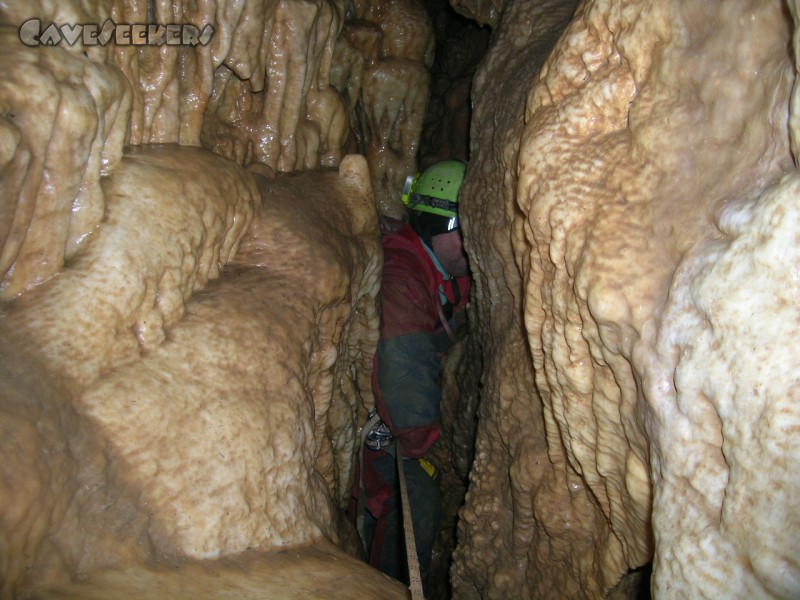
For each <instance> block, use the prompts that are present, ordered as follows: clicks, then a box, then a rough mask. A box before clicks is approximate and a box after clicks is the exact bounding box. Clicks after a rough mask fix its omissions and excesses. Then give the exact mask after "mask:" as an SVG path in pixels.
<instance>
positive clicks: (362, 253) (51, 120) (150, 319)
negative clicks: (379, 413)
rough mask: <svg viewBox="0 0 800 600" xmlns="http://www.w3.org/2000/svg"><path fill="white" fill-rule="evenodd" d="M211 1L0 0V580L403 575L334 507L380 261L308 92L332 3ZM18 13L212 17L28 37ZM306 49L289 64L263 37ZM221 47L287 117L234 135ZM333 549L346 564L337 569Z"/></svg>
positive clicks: (70, 20)
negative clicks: (177, 25)
mask: <svg viewBox="0 0 800 600" xmlns="http://www.w3.org/2000/svg"><path fill="white" fill-rule="evenodd" d="M201 8H202V10H199V9H197V7H196V6H195V5H194V4H193V3H186V6H183V5H180V4H179V5H175V4H173V3H167V2H162V3H148V2H131V3H122V2H94V3H92V2H84V3H77V2H76V3H50V2H44V1H43V2H40V3H37V4H35V5H34V4H31V3H23V2H15V3H6V4H4V5H3V7H2V9H0V10H1V12H0V20H2V23H3V25H4V27H3V30H2V32H0V36H2V39H0V45H1V46H2V49H3V51H2V55H3V57H4V58H3V60H2V63H1V64H0V68H2V69H3V78H2V83H0V105H2V108H3V110H2V119H0V136H2V148H3V153H2V166H3V168H2V170H1V171H0V181H1V182H2V184H1V185H2V188H3V190H4V193H3V195H2V198H1V201H2V208H0V233H1V234H2V235H1V236H0V243H1V244H2V248H1V249H0V267H1V269H0V294H1V295H2V304H1V305H0V338H2V340H3V342H2V348H1V349H0V371H1V374H0V379H2V386H0V427H2V435H0V456H2V460H0V465H2V466H1V467H0V469H2V477H0V480H1V481H2V484H0V565H2V571H0V596H2V597H3V598H16V597H42V598H47V597H74V596H79V597H92V596H94V597H118V598H125V597H141V596H140V594H141V593H142V590H146V589H154V588H158V589H163V590H167V591H168V593H167V592H165V593H167V595H169V596H170V597H197V596H198V594H199V595H209V596H210V595H213V594H214V593H216V592H215V591H214V590H215V588H214V581H217V582H219V581H221V580H227V581H229V582H234V583H231V585H235V586H236V587H237V589H239V590H240V595H241V597H264V595H265V594H272V595H273V596H279V597H298V598H300V597H302V598H305V597H308V596H309V594H314V593H319V590H325V595H326V597H330V596H337V595H338V597H342V598H353V597H374V596H375V595H376V594H377V593H380V594H381V595H382V596H386V595H387V594H388V596H389V597H400V596H402V595H403V592H404V591H403V588H402V586H400V585H399V584H396V583H395V582H391V581H389V580H388V579H387V578H385V577H384V576H382V575H381V574H380V573H378V572H376V571H374V570H372V569H371V568H369V567H367V566H366V565H365V564H363V563H361V562H358V561H357V560H356V559H355V555H356V554H357V542H356V540H355V539H354V531H353V528H352V526H351V525H349V524H348V523H346V522H344V520H343V518H342V514H343V509H344V507H345V506H346V504H347V502H348V500H349V495H350V487H351V484H352V477H353V473H352V467H353V461H354V453H355V446H356V444H357V441H356V431H357V427H358V424H359V421H360V420H363V416H364V412H365V411H366V409H367V408H369V407H370V405H371V403H372V397H371V390H370V375H371V364H372V362H371V361H372V354H373V352H374V347H375V343H376V339H377V328H378V312H377V306H376V301H375V298H376V295H377V291H378V285H379V279H380V267H381V254H380V245H379V233H378V231H379V230H378V211H377V210H376V206H375V196H374V192H373V188H372V183H371V178H372V173H371V172H370V169H369V165H368V164H367V162H366V160H365V159H364V157H363V156H357V155H345V154H344V153H343V152H341V146H342V141H341V140H338V139H337V140H336V141H335V143H333V142H334V140H332V138H331V137H330V136H328V137H326V136H325V135H322V134H323V133H326V132H330V131H331V130H330V128H327V129H326V123H327V121H325V120H324V118H327V117H330V116H331V115H334V116H335V115H342V114H344V115H345V116H346V113H343V112H342V111H339V112H336V111H333V112H331V111H330V110H328V108H325V106H327V105H325V102H324V101H320V100H319V97H316V96H315V95H314V93H315V92H314V90H318V88H324V90H325V91H327V92H331V93H332V94H334V95H335V97H336V98H339V96H338V93H337V92H335V90H334V89H333V88H332V87H330V85H329V83H328V82H327V80H326V77H327V71H326V70H325V69H326V68H328V67H329V64H327V63H326V60H327V61H328V62H329V60H330V58H331V56H332V50H333V42H334V40H335V37H336V35H337V34H338V27H339V26H340V25H341V22H342V21H343V19H344V16H345V10H344V6H343V5H342V4H341V3H336V2H316V3H307V2H261V3H258V2H256V3H252V4H250V3H231V4H230V5H228V4H219V5H216V4H214V5H212V4H211V3H209V4H206V5H203V6H202V7H201ZM171 11H175V12H174V13H173V12H171ZM254 14H257V20H258V22H257V23H255V24H253V22H252V20H253V19H254V18H255V17H254V16H253V15H254ZM32 16H35V17H36V18H37V19H38V20H39V21H40V22H41V23H42V24H43V25H42V29H43V28H45V27H47V26H48V24H51V23H54V24H57V25H59V26H61V25H62V24H74V23H83V24H90V23H97V24H98V25H99V26H102V25H103V23H105V22H106V20H107V19H109V18H111V19H113V20H114V22H115V23H117V24H119V25H122V24H124V23H125V22H128V23H131V22H132V23H149V22H152V21H153V20H158V21H166V22H172V21H173V20H177V21H180V22H190V23H198V24H200V25H203V24H212V25H213V26H214V28H215V35H214V36H213V37H212V38H211V41H210V42H209V44H208V45H197V46H172V45H165V46H133V45H124V44H107V45H93V44H91V43H87V44H83V43H82V42H81V41H79V42H77V43H75V44H74V45H70V44H68V43H66V42H64V41H62V42H61V43H59V44H54V45H47V44H43V43H39V44H38V45H36V44H25V43H23V40H22V38H21V37H20V35H19V33H18V32H19V28H20V24H21V23H23V22H25V21H26V20H28V19H30V18H31V17H32ZM265 23H267V24H269V25H270V26H269V27H266V26H265ZM299 23H302V24H303V25H304V26H303V27H299V26H298V24H299ZM237 28H238V29H240V31H239V32H238V33H237V32H236V31H234V29H237ZM253 31H258V32H260V33H259V34H258V35H259V39H261V37H262V36H263V38H264V39H263V40H262V41H263V42H264V44H263V46H261V45H256V44H250V43H249V42H251V41H252V38H250V37H248V35H250V33H252V32H253ZM40 33H41V30H40ZM293 36H299V37H293ZM309 39H311V40H312V41H313V42H314V43H313V44H312V43H310V42H309ZM34 41H35V40H34ZM40 41H41V40H40ZM315 44H317V45H315ZM298 47H303V48H304V49H307V50H309V52H310V53H311V54H313V57H307V58H306V59H305V60H304V61H303V64H302V68H301V67H300V66H299V62H298V61H297V60H296V57H295V56H294V55H292V60H291V61H290V62H291V64H290V65H288V66H287V65H283V66H281V64H279V61H277V59H275V58H274V56H273V55H274V54H276V53H277V54H280V55H281V56H283V57H286V56H288V54H287V52H288V50H290V49H296V48H298ZM326 49H327V54H326V52H325V50H326ZM270 57H272V58H270ZM326 57H327V58H326ZM267 63H269V64H270V65H272V67H271V68H273V70H272V71H269V68H268V67H266V66H265V65H266V64H267ZM228 65H231V66H233V67H234V68H235V69H238V70H239V71H238V72H239V75H241V79H240V80H239V82H238V84H237V85H246V86H250V89H251V90H252V89H253V87H256V88H257V87H258V86H259V85H264V86H266V88H268V91H267V93H266V94H265V96H266V97H267V98H268V100H267V101H266V102H265V106H267V108H266V109H265V110H264V112H263V113H261V115H260V116H261V120H258V121H257V122H255V121H251V122H250V124H251V125H253V127H256V126H258V127H267V126H269V124H275V123H281V124H282V127H283V126H284V125H285V127H283V128H278V134H277V137H276V138H274V139H277V144H275V145H272V143H271V140H268V139H267V137H269V136H263V135H260V134H259V135H256V136H255V137H253V132H254V131H255V129H253V128H250V129H248V128H247V127H244V126H242V127H241V128H240V129H238V130H237V132H236V133H237V136H239V137H235V139H234V138H231V137H226V135H225V132H226V131H227V130H226V129H225V126H224V122H222V124H221V122H220V121H219V120H218V117H219V113H220V111H219V107H220V106H221V105H222V104H224V103H225V102H228V101H229V100H230V96H227V95H226V93H225V90H229V89H231V88H230V87H229V86H228V85H227V84H228V83H230V77H229V76H227V75H225V70H226V69H229V68H230V67H229V66H228ZM259 69H262V72H261V74H260V75H259V74H258V73H257V71H258V70H259ZM263 69H266V70H263ZM281 69H282V70H281ZM298 69H299V71H298ZM215 76H219V77H220V78H221V80H223V81H222V82H223V83H226V85H221V84H220V85H217V86H215V84H214V83H213V82H214V81H215ZM284 77H285V80H284V79H282V78H284ZM318 78H322V79H323V80H325V82H324V85H323V84H322V83H320V81H319V80H318ZM267 82H268V83H267ZM270 86H271V87H270ZM275 94H278V95H279V96H280V99H279V100H278V101H274V100H269V98H272V97H273V96H274V95H275ZM323 96H325V94H324V93H323ZM328 97H333V96H330V95H329V96H328ZM237 98H238V100H239V101H240V104H238V105H236V107H237V108H238V109H242V110H245V109H246V108H247V106H245V105H246V104H247V102H246V101H247V99H248V98H250V99H252V96H243V95H241V94H239V95H238V96H237ZM292 99H293V100H292ZM290 100H291V101H290ZM309 104H313V105H314V106H316V107H317V109H318V110H317V111H316V112H315V111H314V110H312V109H309V108H308V106H309ZM269 106H272V107H273V108H274V109H275V110H272V109H270V108H269ZM342 107H343V105H342ZM342 110H344V107H343V108H342ZM307 111H308V113H309V114H312V115H315V116H312V117H309V116H308V114H307ZM225 114H226V115H227V116H231V114H232V113H230V112H226V113H225ZM242 114H244V113H242ZM298 115H301V116H298ZM240 117H241V115H240V116H237V117H235V118H234V120H235V121H237V123H238V124H239V125H242V123H243V121H244V120H245V119H244V118H240ZM316 117H319V118H320V119H322V120H321V121H320V120H315V118H316ZM323 117H324V118H323ZM337 118H338V117H337ZM265 124H266V125H265ZM256 128H257V127H256ZM209 131H211V132H213V139H212V142H213V143H206V142H207V140H206V141H204V137H205V136H206V134H207V133H208V132H209ZM259 131H261V133H263V129H261V130H259ZM304 131H305V134H303V135H301V134H302V133H303V132H304ZM337 131H338V130H337ZM298 132H300V133H298ZM309 132H311V133H309ZM312 134H313V135H312ZM316 134H319V135H316ZM315 135H316V137H315ZM337 135H338V134H337ZM284 137H285V138H286V139H288V140H290V141H291V142H292V143H284V142H285V140H284ZM256 138H257V141H258V144H262V143H263V144H264V145H258V144H254V142H253V140H255V139H256ZM300 138H302V139H303V140H304V141H305V142H304V145H297V144H295V143H294V142H296V141H297V140H299V139H300ZM217 142H218V143H217ZM328 142H331V143H333V146H330V145H328ZM200 144H202V145H205V146H207V148H205V149H204V148H202V147H200ZM333 148H339V150H340V151H339V154H337V153H336V152H334V151H333V150H332V149H333ZM210 150H214V152H211V151H210ZM331 152H332V153H333V154H332V157H331V156H329V155H330V154H331ZM326 156H328V158H325V157H326ZM309 157H310V158H309ZM245 164H246V165H248V168H247V169H245V168H243V165H245ZM321 166H327V167H328V168H324V169H320V167H321ZM311 167H314V169H311ZM298 170H301V171H302V173H289V172H288V171H298ZM276 171H277V174H276ZM281 171H287V173H282V172H281ZM286 551H291V552H292V557H293V558H294V559H295V564H296V566H295V567H291V568H287V566H286V563H287V560H286V556H285V555H283V554H281V552H286ZM273 559H274V560H273ZM304 565H305V568H304V567H303V566H304ZM337 565H338V568H340V569H341V568H346V569H348V570H350V572H352V573H354V574H356V576H355V577H354V579H353V581H350V582H346V583H345V584H342V583H341V581H337V586H335V589H334V586H332V585H331V583H330V582H331V581H332V580H333V578H335V575H334V574H335V572H336V568H337ZM242 573H247V574H249V578H245V579H244V580H242V579H241V577H239V575H241V574H242ZM309 573H310V574H309ZM279 574H280V575H279ZM182 578H189V579H191V581H192V583H191V585H185V584H183V583H181V580H182ZM293 580H294V582H293ZM313 590H317V591H316V592H314V591H313Z"/></svg>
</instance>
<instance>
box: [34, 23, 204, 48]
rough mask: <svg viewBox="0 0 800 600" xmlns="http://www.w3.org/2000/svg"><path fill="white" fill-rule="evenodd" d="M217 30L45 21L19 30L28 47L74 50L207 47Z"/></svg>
mask: <svg viewBox="0 0 800 600" xmlns="http://www.w3.org/2000/svg"><path fill="white" fill-rule="evenodd" d="M213 35H214V28H213V27H212V26H211V25H206V26H205V27H203V28H202V29H200V28H199V27H196V26H195V25H176V24H169V25H153V24H143V23H133V24H130V23H120V24H117V23H114V21H112V20H111V19H108V20H107V21H106V22H105V23H103V24H102V25H96V24H91V23H90V24H84V25H69V24H66V25H56V24H55V23H49V24H47V25H44V26H43V25H42V21H41V19H28V20H27V21H25V22H24V23H23V24H22V26H21V27H20V28H19V39H20V40H21V41H22V43H23V44H25V45H26V46H58V45H59V44H61V43H64V44H68V45H70V46H73V45H75V43H76V42H78V40H80V41H81V42H82V43H83V45H84V46H105V45H106V44H109V43H111V42H113V43H115V44H117V45H118V46H163V45H165V44H166V45H167V46H197V45H198V44H199V45H201V46H205V45H206V44H208V43H209V42H210V41H211V36H213Z"/></svg>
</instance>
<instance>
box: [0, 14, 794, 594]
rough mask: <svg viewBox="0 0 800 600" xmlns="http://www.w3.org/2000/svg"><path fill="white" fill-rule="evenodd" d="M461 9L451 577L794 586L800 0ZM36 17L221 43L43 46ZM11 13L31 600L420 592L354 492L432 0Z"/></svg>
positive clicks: (8, 415)
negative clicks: (479, 41) (459, 302)
mask: <svg viewBox="0 0 800 600" xmlns="http://www.w3.org/2000/svg"><path fill="white" fill-rule="evenodd" d="M452 4H453V7H454V8H455V9H456V10H458V11H460V12H461V13H462V14H464V15H466V16H468V17H470V18H473V19H475V21H476V22H477V23H478V24H479V25H481V26H485V27H490V28H491V29H492V33H491V41H490V43H491V46H490V50H489V53H488V54H487V56H486V57H485V58H484V60H483V61H482V63H481V65H480V67H479V69H478V71H477V73H476V77H475V79H474V81H473V84H472V90H471V101H472V103H473V113H472V120H471V124H470V128H471V134H472V135H471V141H470V159H471V160H470V165H469V168H468V171H467V178H466V181H465V186H464V190H463V197H462V200H461V201H462V204H463V223H464V231H465V236H466V247H467V250H468V252H469V254H470V264H471V267H472V269H473V274H474V275H475V280H476V281H475V282H476V285H475V292H474V296H473V299H472V302H471V305H470V309H469V320H470V327H471V328H472V331H473V335H471V336H470V338H469V340H468V342H467V343H466V344H465V345H462V346H460V347H459V348H458V355H456V356H453V357H450V359H449V360H448V361H447V363H446V364H448V366H449V369H450V370H449V371H448V373H447V374H446V392H445V394H446V399H447V406H446V407H445V408H444V409H443V413H444V418H445V421H446V422H445V423H444V425H445V430H446V431H447V432H448V435H449V432H450V431H452V436H453V444H452V446H451V447H449V448H445V449H443V456H447V457H448V458H452V460H453V462H454V471H453V472H452V473H448V476H451V475H452V476H453V477H457V478H459V479H463V480H465V479H466V478H467V477H469V491H468V494H467V499H466V504H465V506H464V507H463V509H462V510H461V512H460V522H459V525H458V527H459V538H458V545H457V547H456V549H455V553H454V556H453V563H452V568H451V584H452V592H453V596H454V597H460V598H478V597H480V598H508V597H532V596H536V597H545V598H547V597H552V598H563V597H576V598H581V597H585V598H598V597H604V596H607V597H617V596H624V595H626V594H628V593H629V592H630V593H635V591H636V584H637V581H638V579H639V578H640V577H641V576H640V575H639V574H638V573H635V572H633V573H632V571H635V570H637V569H640V568H641V567H643V566H644V565H646V564H648V563H650V562H652V565H653V578H652V590H653V594H654V595H655V596H656V597H662V598H669V597H693V598H694V597H697V598H701V597H710V598H711V597H731V598H735V597H742V598H751V597H778V598H790V597H795V596H797V595H798V590H800V583H798V580H799V579H800V576H799V575H798V573H799V572H800V568H798V564H797V559H796V557H797V556H798V554H800V552H798V551H800V548H798V546H797V541H796V540H797V539H800V536H798V535H797V532H798V530H799V529H800V527H798V525H800V523H798V516H797V515H798V514H800V511H798V501H797V500H796V499H797V498H798V497H800V495H798V492H799V491H800V490H799V489H798V488H800V483H799V482H798V478H797V475H796V469H794V468H793V461H794V460H795V459H796V458H797V456H798V454H800V452H798V446H797V442H796V438H797V435H796V430H797V422H798V416H797V406H798V403H797V399H796V392H795V391H794V388H795V387H796V386H792V383H793V377H792V375H791V374H793V373H795V372H797V365H796V364H795V363H796V359H795V357H796V356H798V353H797V352H796V349H795V346H796V343H797V342H796V341H795V337H796V336H795V335H794V328H793V327H792V325H793V324H795V323H796V322H797V311H796V306H797V302H796V300H797V297H798V288H797V285H798V283H797V278H796V277H795V271H796V268H795V265H796V263H797V260H796V259H797V257H796V251H795V248H796V247H797V244H796V232H797V230H798V220H797V211H796V209H795V208H794V205H795V204H796V198H797V186H798V184H797V181H796V174H795V164H794V158H793V157H794V156H796V153H797V144H798V142H797V139H796V132H797V124H796V118H797V116H796V115H797V110H796V104H797V99H796V96H791V91H792V86H793V84H794V79H795V74H796V66H795V65H796V64H797V58H796V55H797V49H796V44H793V43H792V34H793V31H794V30H795V29H796V26H795V25H794V21H796V19H797V13H798V9H797V6H796V4H795V3H794V2H790V3H788V4H786V3H783V2H779V1H777V0H772V1H769V2H760V1H759V2H756V1H748V0H731V1H729V2H726V3H724V4H719V5H712V4H709V3H707V2H702V1H701V0H690V1H687V2H683V3H680V4H675V3H663V2H656V1H655V0H640V1H637V2H634V1H633V0H616V1H611V0H584V1H582V2H576V1H573V0H563V1H555V0H549V1H545V0H542V1H523V0H506V1H504V2H502V1H499V0H492V1H483V2H481V1H459V2H453V3H452ZM31 15H36V16H38V17H40V18H41V19H42V20H43V21H44V22H49V21H55V22H58V23H89V22H96V23H100V24H101V23H102V22H103V21H104V20H105V19H106V18H108V17H112V18H114V19H115V20H118V21H120V22H121V21H125V20H128V21H135V22H149V21H151V20H158V21H167V22H169V21H173V20H187V21H190V22H194V23H197V24H205V23H209V24H212V25H213V26H214V27H215V30H216V31H215V35H214V36H213V38H212V41H211V43H210V44H209V45H208V46H197V47H194V48H186V47H172V46H169V47H162V48H159V49H157V50H156V51H155V52H152V51H150V52H148V51H147V49H145V48H137V47H130V46H128V47H119V46H116V45H113V44H112V45H108V46H105V47H84V46H82V45H80V44H78V45H76V46H67V45H63V44H62V45H61V46H59V47H38V48H28V47H25V46H23V45H21V44H20V40H19V38H18V34H17V29H18V26H19V23H21V22H23V21H24V20H25V19H27V18H29V17H30V16H31ZM0 21H1V22H2V24H3V25H4V27H3V29H2V31H0V45H1V47H2V49H3V54H2V56H3V59H2V61H0V69H2V75H3V77H2V78H0V103H2V113H1V114H2V119H0V136H2V146H1V147H2V154H1V155H0V164H2V171H0V174H1V175H2V176H1V177H0V185H1V186H2V188H1V189H2V197H1V198H0V200H2V206H1V207H0V239H2V252H0V277H1V279H0V297H1V298H2V305H0V334H2V340H3V344H2V349H0V370H1V372H2V380H3V383H4V386H3V389H2V392H0V394H1V395H0V411H1V412H2V420H1V421H0V426H2V436H0V456H2V459H3V460H2V467H0V468H2V469H3V476H2V479H1V480H0V481H2V484H1V486H0V565H2V569H3V571H2V578H1V579H0V581H1V582H2V583H1V584H0V586H1V587H0V589H1V593H2V596H3V597H48V598H56V597H75V596H76V595H77V596H79V597H98V598H102V597H118V598H125V597H126V596H127V597H137V594H141V590H142V589H148V588H150V589H152V586H162V588H161V589H165V590H167V592H165V593H167V595H170V597H175V598H179V597H186V598H191V597H198V595H208V596H213V595H214V594H215V593H216V592H215V585H220V584H221V583H222V582H225V583H224V585H226V586H233V587H235V588H236V589H237V591H239V592H240V595H241V597H263V596H264V595H266V594H273V596H275V597H288V596H290V595H292V594H294V595H295V597H309V595H314V594H319V593H323V594H324V595H325V596H326V597H336V596H337V595H338V596H339V597H343V598H357V597H374V596H375V595H381V596H382V597H401V596H403V595H404V590H403V589H402V586H399V585H395V586H393V585H392V584H391V582H388V581H387V580H386V579H385V578H382V577H381V576H380V575H379V574H377V573H375V572H374V571H372V570H370V569H368V568H366V567H364V566H363V565H362V564H361V563H358V562H357V561H356V560H355V559H354V558H353V556H352V555H353V554H355V553H356V542H355V540H354V539H353V537H352V535H353V532H352V528H350V527H349V526H348V525H347V524H346V523H343V522H342V521H341V511H342V509H343V507H344V505H345V504H346V502H347V496H348V493H349V487H350V484H351V478H352V466H353V451H354V448H355V445H356V441H355V438H356V432H357V427H358V424H359V422H361V421H363V414H364V411H365V409H366V408H368V407H369V406H370V404H371V396H370V391H369V376H370V369H371V363H370V357H371V354H372V351H373V350H374V344H375V336H376V331H377V314H378V313H377V307H376V306H375V295H376V293H377V282H378V273H379V269H380V259H379V251H378V244H377V240H378V237H377V235H378V219H377V217H378V215H379V214H385V215H389V216H397V215H398V214H400V205H399V189H400V187H401V183H402V179H403V178H404V177H405V175H406V174H407V173H409V172H412V171H414V170H416V167H417V166H418V165H417V164H416V161H417V149H418V147H417V144H418V141H419V138H420V135H421V133H420V131H421V128H422V122H423V114H422V113H423V112H424V110H425V106H426V105H427V96H428V91H429V85H430V82H429V73H428V69H429V68H430V67H431V64H432V62H431V61H432V56H431V52H432V48H433V43H432V37H431V36H432V31H433V28H432V24H431V19H430V16H429V15H428V14H427V13H426V12H425V11H424V10H421V8H420V5H419V3H417V2H411V1H410V0H408V1H400V0H398V1H397V2H392V3H386V2H343V1H336V0H331V1H322V0H319V1H315V2H293V1H289V0H275V1H269V0H264V1H262V2H246V3H245V2H218V3H215V2H208V3H202V4H198V3H190V2H186V3H172V2H166V1H155V2H144V1H140V2H130V3H128V2H122V1H121V0H113V1H108V2H100V1H97V2H91V1H83V2H67V3H63V2H58V3H56V2H50V1H47V0H40V1H38V2H33V3H31V2H8V3H5V4H3V6H2V7H0ZM150 50H152V49H150ZM352 152H359V153H361V154H362V155H363V156H364V157H366V158H365V159H362V158H360V157H356V156H352V155H349V154H350V153H352ZM244 167H248V168H247V169H245V168H244ZM321 168H323V169H322V170H320V169H321ZM776 349H779V350H780V351H776ZM473 458H474V461H473ZM453 485H454V486H457V485H462V483H461V481H458V482H456V483H454V484H453ZM280 548H283V549H285V551H284V552H281V551H280V550H276V549H280ZM342 549H344V550H342ZM345 551H346V552H348V553H349V554H347V553H346V552H345ZM287 553H288V554H287ZM288 558H291V560H288ZM337 564H338V565H339V566H338V567H337ZM441 564H444V565H445V567H446V565H447V561H446V560H442V561H441ZM342 567H343V568H345V569H347V570H348V572H350V573H351V575H350V576H349V577H347V580H346V584H342V583H341V579H340V577H339V575H338V574H339V573H341V571H339V570H337V569H339V568H342ZM354 572H355V573H356V575H353V573H354ZM284 582H288V583H284ZM331 582H336V583H337V585H333V584H332V583H331ZM320 590H323V591H322V592H320Z"/></svg>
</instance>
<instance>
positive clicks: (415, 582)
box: [395, 444, 425, 600]
mask: <svg viewBox="0 0 800 600" xmlns="http://www.w3.org/2000/svg"><path fill="white" fill-rule="evenodd" d="M395 455H396V456H397V477H398V479H399V480H400V501H401V504H402V506H403V531H404V532H405V538H406V559H407V561H408V581H409V587H408V589H410V590H411V600H425V594H424V593H423V591H422V576H421V575H420V573H419V559H418V558H417V544H416V541H415V540H414V523H413V522H412V520H411V507H410V506H409V503H408V489H407V488H406V475H405V472H404V471H403V456H402V453H401V452H400V444H395Z"/></svg>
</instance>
